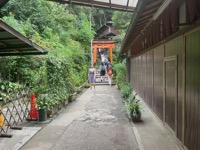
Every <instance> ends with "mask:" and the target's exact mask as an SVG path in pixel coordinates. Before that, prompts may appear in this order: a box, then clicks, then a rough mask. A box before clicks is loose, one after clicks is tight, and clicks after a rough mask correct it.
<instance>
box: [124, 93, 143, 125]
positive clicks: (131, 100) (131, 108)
mask: <svg viewBox="0 0 200 150" xmlns="http://www.w3.org/2000/svg"><path fill="white" fill-rule="evenodd" d="M136 95H137V94H134V95H133V94H131V95H130V96H129V97H128V98H127V99H126V100H125V101H124V111H125V113H126V115H127V116H128V118H129V119H131V120H132V121H133V122H139V121H141V106H140V104H139V100H138V99H136Z"/></svg>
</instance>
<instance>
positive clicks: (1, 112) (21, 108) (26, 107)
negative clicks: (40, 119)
mask: <svg viewBox="0 0 200 150" xmlns="http://www.w3.org/2000/svg"><path fill="white" fill-rule="evenodd" d="M6 94H7V97H5V98H3V100H2V101H1V102H2V106H1V108H0V137H12V134H11V130H12V129H17V130H21V129H22V127H20V125H21V124H22V123H23V122H25V121H26V120H27V118H30V114H29V111H30V88H29V87H27V86H24V87H20V88H17V89H15V90H14V91H12V92H11V91H7V93H6Z"/></svg>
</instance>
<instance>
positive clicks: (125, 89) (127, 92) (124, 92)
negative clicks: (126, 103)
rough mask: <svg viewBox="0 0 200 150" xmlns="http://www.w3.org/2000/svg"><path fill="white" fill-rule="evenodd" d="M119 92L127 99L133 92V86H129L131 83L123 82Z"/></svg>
mask: <svg viewBox="0 0 200 150" xmlns="http://www.w3.org/2000/svg"><path fill="white" fill-rule="evenodd" d="M120 91H121V94H122V96H123V98H124V99H127V98H128V97H129V96H130V95H131V94H132V92H133V88H132V86H131V84H130V83H129V84H124V85H123V86H122V87H121V89H120Z"/></svg>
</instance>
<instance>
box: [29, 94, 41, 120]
mask: <svg viewBox="0 0 200 150" xmlns="http://www.w3.org/2000/svg"><path fill="white" fill-rule="evenodd" d="M30 102H31V109H30V112H29V115H30V118H31V119H38V117H39V115H38V109H37V107H36V101H35V94H34V93H33V94H32V95H31V101H30Z"/></svg>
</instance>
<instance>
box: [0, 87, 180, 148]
mask: <svg viewBox="0 0 200 150" xmlns="http://www.w3.org/2000/svg"><path fill="white" fill-rule="evenodd" d="M138 98H139V97H138ZM141 104H142V105H143V111H142V122H140V123H135V124H133V123H129V121H128V119H127V118H126V117H125V116H124V115H123V111H122V99H121V95H120V92H119V90H117V89H116V88H115V86H112V87H110V86H108V85H101V86H96V90H95V91H93V92H91V93H90V92H89V89H87V90H86V91H85V92H83V94H82V95H81V96H80V97H79V98H77V100H76V101H74V102H72V103H70V104H69V105H68V106H67V107H66V108H63V109H62V110H61V111H60V112H59V113H58V115H57V116H54V118H52V119H49V120H48V121H46V122H43V123H39V122H35V123H33V122H32V123H28V124H27V125H26V127H25V128H23V130H20V131H13V137H12V138H10V139H6V138H0V150H18V149H20V150H179V149H181V148H180V147H178V146H177V144H176V143H175V142H174V141H173V140H172V137H171V136H170V135H169V134H168V132H167V130H166V129H165V128H164V127H163V125H162V124H161V123H160V122H159V121H158V120H157V118H156V117H155V116H154V115H153V113H152V112H151V111H150V110H149V109H148V108H147V107H146V106H145V104H144V103H141ZM25 143H26V144H25ZM20 147H21V148H20Z"/></svg>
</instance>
